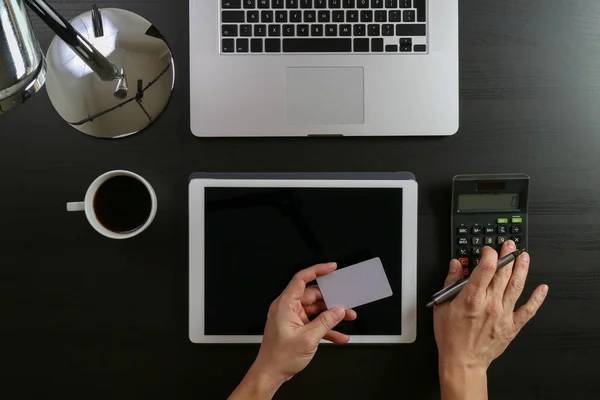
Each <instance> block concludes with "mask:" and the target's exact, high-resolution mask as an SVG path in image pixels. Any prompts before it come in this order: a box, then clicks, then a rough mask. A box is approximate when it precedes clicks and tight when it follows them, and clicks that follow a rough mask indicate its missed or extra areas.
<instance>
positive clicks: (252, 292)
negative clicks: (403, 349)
mask: <svg viewBox="0 0 600 400" xmlns="http://www.w3.org/2000/svg"><path fill="white" fill-rule="evenodd" d="M417 192H418V185H417V182H416V181H415V179H414V176H413V175H412V174H408V173H393V174H356V173H355V174H194V175H192V177H191V179H190V186H189V213H190V215H189V216H190V269H189V278H190V282H189V337H190V340H191V341H192V342H194V343H260V342H261V340H262V333H263V329H264V325H265V322H266V317H267V311H268V308H269V305H270V304H271V302H272V301H273V300H275V299H276V298H277V296H279V295H280V294H281V292H282V291H283V289H284V288H285V287H286V286H287V284H288V282H289V281H290V280H291V279H292V277H293V276H294V274H295V273H296V272H297V271H299V270H301V269H303V268H307V267H310V266H312V265H315V264H318V263H322V262H332V261H334V262H337V263H338V268H344V267H347V266H351V265H354V264H356V263H359V262H363V261H366V260H370V259H373V258H376V257H379V258H380V259H381V261H382V263H383V266H384V270H385V273H386V275H387V278H388V280H389V282H390V285H391V288H392V291H393V295H392V296H391V297H389V298H386V299H383V300H379V301H377V302H374V303H371V304H367V305H364V306H361V307H358V308H357V309H356V311H357V313H358V319H357V320H356V321H344V322H342V323H341V324H340V325H339V326H338V330H340V331H342V332H345V333H347V334H349V335H350V336H351V340H350V343H411V342H413V341H414V340H415V339H416V323H417V321H416V319H417V318H416V292H417V273H416V269H417V198H418V194H417Z"/></svg>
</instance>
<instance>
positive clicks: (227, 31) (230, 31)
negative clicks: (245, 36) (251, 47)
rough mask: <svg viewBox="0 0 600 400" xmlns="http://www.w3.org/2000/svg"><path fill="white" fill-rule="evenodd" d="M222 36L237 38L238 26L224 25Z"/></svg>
mask: <svg viewBox="0 0 600 400" xmlns="http://www.w3.org/2000/svg"><path fill="white" fill-rule="evenodd" d="M221 35H222V36H226V37H235V36H237V35H238V26H237V25H222V26H221Z"/></svg>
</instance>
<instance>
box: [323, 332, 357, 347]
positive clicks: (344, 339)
mask: <svg viewBox="0 0 600 400" xmlns="http://www.w3.org/2000/svg"><path fill="white" fill-rule="evenodd" d="M323 339H325V340H329V341H330V342H331V343H335V344H346V343H348V342H349V341H350V336H348V335H346V334H344V333H340V332H338V331H329V332H327V334H326V335H325V337H324V338H323Z"/></svg>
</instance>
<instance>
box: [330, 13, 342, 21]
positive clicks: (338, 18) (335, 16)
mask: <svg viewBox="0 0 600 400" xmlns="http://www.w3.org/2000/svg"><path fill="white" fill-rule="evenodd" d="M331 21H332V22H344V12H343V11H334V12H332V13H331Z"/></svg>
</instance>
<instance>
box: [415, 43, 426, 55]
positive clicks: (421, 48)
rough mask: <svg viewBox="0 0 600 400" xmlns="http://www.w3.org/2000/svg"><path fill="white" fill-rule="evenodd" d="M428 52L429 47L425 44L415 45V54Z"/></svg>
mask: <svg viewBox="0 0 600 400" xmlns="http://www.w3.org/2000/svg"><path fill="white" fill-rule="evenodd" d="M426 51H427V46H426V45H424V44H415V53H424V52H426Z"/></svg>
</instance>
